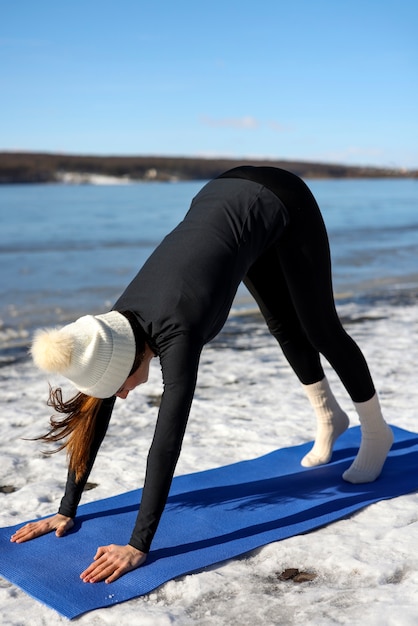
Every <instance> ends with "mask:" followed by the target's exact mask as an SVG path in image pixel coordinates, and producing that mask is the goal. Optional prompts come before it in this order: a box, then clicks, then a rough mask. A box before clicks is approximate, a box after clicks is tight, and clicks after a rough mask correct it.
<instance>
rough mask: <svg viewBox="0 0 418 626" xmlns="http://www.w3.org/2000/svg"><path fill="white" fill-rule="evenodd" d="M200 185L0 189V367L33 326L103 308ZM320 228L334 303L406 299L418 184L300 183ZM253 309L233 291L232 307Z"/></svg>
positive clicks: (414, 278)
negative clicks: (317, 212) (318, 212)
mask: <svg viewBox="0 0 418 626" xmlns="http://www.w3.org/2000/svg"><path fill="white" fill-rule="evenodd" d="M203 184H204V182H203V181H194V182H179V183H135V184H127V185H112V186H110V185H106V186H103V185H102V186H97V185H13V186H12V185H4V186H0V219H1V225H2V227H1V239H0V268H1V273H0V296H1V297H0V363H4V364H5V363H10V361H11V360H12V361H13V360H15V359H17V358H24V357H25V355H26V350H27V345H28V342H29V339H30V336H31V333H32V332H33V329H34V328H36V327H39V326H50V325H52V324H56V323H58V324H61V323H66V322H68V321H71V320H73V319H75V318H76V317H78V316H79V315H81V314H84V313H100V312H105V311H107V310H108V309H109V308H110V307H111V306H112V304H113V302H114V301H115V300H116V299H117V297H118V296H119V295H120V293H121V292H122V291H123V289H124V288H125V286H126V285H127V284H128V282H129V281H130V279H131V278H132V277H133V276H134V275H135V273H136V272H137V270H138V268H139V267H140V266H141V265H142V264H143V262H144V261H145V259H146V258H147V257H148V256H149V254H150V253H151V251H152V250H153V249H154V247H155V246H156V245H157V244H158V242H159V241H161V239H162V238H163V237H164V235H165V234H166V233H167V232H168V231H169V230H171V228H173V227H174V226H175V225H176V224H177V223H178V222H179V221H180V220H181V219H182V217H183V215H184V213H185V212H186V210H187V208H188V206H189V204H190V201H191V199H192V197H193V196H194V195H195V194H196V193H197V191H198V190H199V189H200V188H201V187H202V185H203ZM308 184H309V186H310V187H311V189H312V191H313V193H314V195H315V196H316V198H317V199H318V201H319V204H320V206H321V209H322V213H323V215H324V219H325V222H326V224H327V227H328V231H329V236H330V242H331V250H332V257H333V274H334V288H335V292H336V296H337V298H338V299H339V300H341V299H343V298H344V297H345V298H347V297H349V298H350V299H352V300H354V301H360V300H361V299H364V298H366V299H369V300H373V299H374V298H377V297H379V298H382V297H385V298H391V299H392V301H393V299H395V300H400V299H405V298H408V297H409V298H410V297H415V292H416V291H418V182H417V181H415V180H403V179H391V180H320V181H317V180H314V181H308ZM247 305H249V306H253V303H252V301H251V299H250V298H249V296H248V294H247V293H246V292H245V290H244V289H243V290H242V291H240V292H239V297H238V298H237V300H236V307H243V306H247Z"/></svg>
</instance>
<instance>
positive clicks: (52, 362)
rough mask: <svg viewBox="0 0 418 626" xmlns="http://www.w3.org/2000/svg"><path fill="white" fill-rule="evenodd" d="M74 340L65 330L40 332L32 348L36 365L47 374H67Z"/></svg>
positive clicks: (56, 329) (54, 329)
mask: <svg viewBox="0 0 418 626" xmlns="http://www.w3.org/2000/svg"><path fill="white" fill-rule="evenodd" d="M73 349H74V339H73V337H72V336H71V335H70V334H67V333H66V332H65V330H59V329H58V328H52V329H50V330H48V329H47V330H38V331H37V332H36V334H35V338H34V341H33V343H32V347H31V350H30V352H31V354H32V358H33V360H34V363H35V365H36V366H37V367H39V368H40V369H41V370H45V371H46V372H57V373H61V372H65V370H66V369H67V368H68V367H69V366H70V364H71V355H72V352H73Z"/></svg>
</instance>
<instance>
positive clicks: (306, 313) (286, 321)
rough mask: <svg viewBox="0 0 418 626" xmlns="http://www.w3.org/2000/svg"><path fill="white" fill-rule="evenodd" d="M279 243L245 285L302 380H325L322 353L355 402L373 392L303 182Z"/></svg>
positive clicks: (324, 235)
mask: <svg viewBox="0 0 418 626" xmlns="http://www.w3.org/2000/svg"><path fill="white" fill-rule="evenodd" d="M300 184H301V192H300V194H299V199H300V202H298V198H297V197H295V189H293V197H292V202H291V206H289V204H290V203H287V202H285V205H286V208H287V209H288V211H289V218H290V219H289V224H288V226H287V227H286V229H285V231H284V233H283V235H282V236H281V238H280V241H279V242H278V244H277V245H275V246H273V247H272V248H270V249H269V250H268V251H267V252H266V253H265V254H263V255H262V256H261V257H260V258H259V259H258V260H257V261H256V262H255V263H254V264H253V265H252V267H251V268H250V270H249V272H248V274H247V276H246V278H245V280H244V283H245V285H246V286H247V288H248V290H249V291H250V293H251V294H252V295H253V297H254V298H255V300H256V302H257V303H258V305H259V307H260V310H261V312H262V314H263V316H264V318H265V320H266V322H267V325H268V328H269V330H270V332H271V333H272V335H273V336H274V337H275V338H276V339H277V341H278V342H279V344H280V346H281V348H282V350H283V353H284V355H285V356H286V358H287V360H288V361H289V363H290V365H291V366H292V368H293V370H294V371H295V373H296V375H297V377H298V378H299V380H300V381H301V382H302V383H303V384H305V385H309V384H312V383H315V382H318V381H320V380H322V378H323V377H324V371H323V369H322V366H321V362H320V354H322V355H323V356H324V357H325V358H326V359H327V361H328V362H329V363H330V364H331V366H332V367H333V368H334V369H335V371H336V372H337V374H338V376H339V377H340V379H341V381H342V383H343V385H344V387H345V388H346V390H347V392H348V394H349V395H350V397H351V399H352V400H353V401H354V402H364V401H366V400H369V399H370V398H371V397H372V396H373V395H374V393H375V389H374V385H373V381H372V378H371V376H370V372H369V368H368V366H367V363H366V360H365V358H364V356H363V354H362V352H361V350H360V348H359V347H358V346H357V344H356V343H355V342H354V341H353V339H352V338H351V337H350V336H349V335H348V334H347V333H346V331H345V330H344V328H343V327H342V325H341V322H340V320H339V317H338V315H337V311H336V309H335V303H334V296H333V289H332V278H331V259H330V251H329V243H328V236H327V232H326V229H325V225H324V222H323V219H322V216H321V213H320V210H319V207H318V205H317V203H316V201H315V199H314V197H313V196H312V194H310V192H309V194H307V188H306V186H305V185H304V183H303V182H302V181H300ZM296 194H297V192H296Z"/></svg>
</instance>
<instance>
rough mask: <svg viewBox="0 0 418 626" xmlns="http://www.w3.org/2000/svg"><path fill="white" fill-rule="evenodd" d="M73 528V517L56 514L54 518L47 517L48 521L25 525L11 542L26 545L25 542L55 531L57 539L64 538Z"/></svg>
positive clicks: (13, 536)
mask: <svg viewBox="0 0 418 626" xmlns="http://www.w3.org/2000/svg"><path fill="white" fill-rule="evenodd" d="M73 526H74V521H73V519H72V518H71V517H66V516H65V515H61V514H60V513H56V514H55V515H53V516H52V517H47V518H46V519H42V520H39V521H38V522H29V524H25V525H24V526H22V528H19V530H17V531H16V532H15V533H14V535H12V536H11V537H10V541H13V542H14V543H24V542H25V541H30V540H31V539H36V537H40V536H41V535H46V534H47V533H50V532H52V531H53V530H55V535H56V536H57V537H62V536H63V535H65V533H67V532H68V531H69V530H71V528H72V527H73Z"/></svg>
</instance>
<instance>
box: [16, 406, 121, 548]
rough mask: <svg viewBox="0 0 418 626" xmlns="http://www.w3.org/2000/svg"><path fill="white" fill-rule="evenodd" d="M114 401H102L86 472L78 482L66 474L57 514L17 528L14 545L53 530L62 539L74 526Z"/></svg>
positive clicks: (70, 472) (70, 474) (71, 474)
mask: <svg viewBox="0 0 418 626" xmlns="http://www.w3.org/2000/svg"><path fill="white" fill-rule="evenodd" d="M115 400H116V398H115V397H112V398H106V399H105V400H103V402H102V404H101V407H100V409H99V413H98V415H97V422H96V430H95V434H94V439H93V442H92V447H91V451H90V458H89V461H88V464H87V469H86V472H85V473H84V475H83V476H82V478H81V480H80V481H79V482H76V480H75V474H74V472H72V471H69V472H68V476H67V484H66V487H65V494H64V497H63V499H62V500H61V505H60V508H59V510H58V513H56V514H55V515H53V516H52V517H48V518H46V519H41V520H38V521H36V522H30V523H28V524H25V525H24V526H23V527H22V528H19V530H18V531H16V532H15V533H14V535H12V537H11V539H10V540H11V541H13V542H15V543H23V542H25V541H30V540H31V539H35V538H36V537H40V536H41V535H45V534H47V533H49V532H52V531H53V530H55V534H56V536H57V537H62V536H63V535H65V533H67V532H68V531H69V530H71V528H72V527H73V526H74V522H73V518H74V517H75V514H76V511H77V506H78V504H79V502H80V499H81V495H82V493H83V489H84V487H85V485H86V482H87V479H88V477H89V474H90V472H91V469H92V467H93V463H94V461H95V459H96V456H97V452H98V450H99V448H100V445H101V443H102V441H103V439H104V436H105V434H106V432H107V428H108V426H109V421H110V417H111V415H112V411H113V406H114V404H115Z"/></svg>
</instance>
